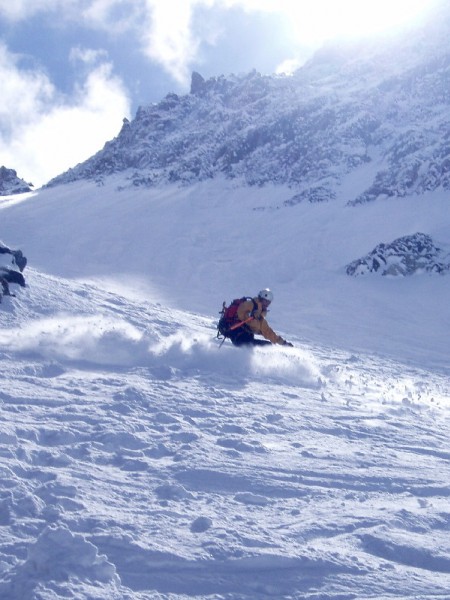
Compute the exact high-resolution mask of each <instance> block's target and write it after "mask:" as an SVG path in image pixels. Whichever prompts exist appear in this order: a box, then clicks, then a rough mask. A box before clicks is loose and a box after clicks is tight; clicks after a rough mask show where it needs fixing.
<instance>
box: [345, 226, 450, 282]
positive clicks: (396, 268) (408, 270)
mask: <svg viewBox="0 0 450 600" xmlns="http://www.w3.org/2000/svg"><path fill="white" fill-rule="evenodd" d="M346 271H347V274H348V275H364V274H367V273H377V274H378V275H392V276H395V275H400V276H405V275H414V274H417V273H441V274H444V273H449V272H450V253H449V252H447V253H446V252H445V251H443V250H442V249H441V248H438V247H437V246H435V244H434V242H433V240H432V238H431V237H430V236H429V235H426V234H425V233H415V234H414V235H406V236H404V237H401V238H398V239H397V240H394V241H393V242H392V243H390V244H378V246H377V247H376V248H374V249H373V250H372V252H370V253H369V254H368V255H367V256H365V257H363V258H359V259H358V260H355V261H353V262H352V263H350V264H349V265H348V266H347V268H346Z"/></svg>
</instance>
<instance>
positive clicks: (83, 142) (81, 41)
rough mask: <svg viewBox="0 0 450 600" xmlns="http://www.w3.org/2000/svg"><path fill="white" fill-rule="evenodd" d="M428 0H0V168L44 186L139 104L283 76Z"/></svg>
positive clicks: (404, 20) (408, 17)
mask: <svg viewBox="0 0 450 600" xmlns="http://www.w3.org/2000/svg"><path fill="white" fill-rule="evenodd" d="M432 4H433V0H378V1H377V2H371V1H364V2H362V1H361V0H340V1H336V0H316V1H315V2H314V3H311V2H309V1H306V0H305V1H303V0H15V1H14V2H11V1H10V0H0V78H1V81H2V93H1V96H0V165H4V166H6V167H8V168H13V169H15V170H16V171H17V173H18V175H19V177H22V178H23V179H25V181H27V182H29V183H32V184H33V185H34V186H35V188H37V187H40V186H41V185H43V184H45V183H46V182H47V181H49V180H50V179H51V178H52V177H54V176H56V175H58V174H60V173H62V172H63V171H65V170H67V169H68V168H70V167H72V166H75V165H76V164H77V163H79V162H82V161H83V160H85V159H87V158H89V157H90V156H92V155H93V154H94V153H95V152H97V151H98V150H100V149H101V148H102V147H103V145H104V143H105V142H106V141H108V140H110V139H112V138H113V137H114V136H116V135H117V134H118V133H119V131H120V128H121V126H122V121H123V119H124V118H125V117H126V118H128V119H130V118H133V116H134V115H135V113H136V110H137V108H138V107H139V106H142V105H144V106H145V105H147V104H150V103H154V102H159V101H160V100H161V99H162V98H164V96H165V95H166V94H168V93H170V92H175V93H178V94H185V93H188V92H189V86H190V77H191V73H192V71H194V70H195V71H198V72H199V73H201V74H202V75H203V77H205V78H209V77H214V76H219V75H222V74H223V75H229V74H231V73H235V74H238V73H245V72H249V71H251V70H252V69H256V70H257V71H258V72H260V73H263V74H273V73H286V74H290V73H291V72H292V71H293V70H295V69H296V68H298V67H299V66H301V65H302V64H304V62H305V61H306V60H308V58H310V57H311V55H312V54H313V52H314V50H316V49H317V48H318V47H320V46H321V45H322V44H323V43H324V42H326V41H328V40H332V39H335V38H343V37H344V38H348V37H358V36H359V37H361V36H363V37H366V36H369V35H378V34H380V33H381V34H383V33H386V32H390V31H395V30H396V29H398V28H399V27H402V26H405V25H407V24H408V23H410V22H411V21H414V20H417V19H420V18H422V17H423V15H425V14H426V10H427V9H428V8H429V7H430V6H431V5H432Z"/></svg>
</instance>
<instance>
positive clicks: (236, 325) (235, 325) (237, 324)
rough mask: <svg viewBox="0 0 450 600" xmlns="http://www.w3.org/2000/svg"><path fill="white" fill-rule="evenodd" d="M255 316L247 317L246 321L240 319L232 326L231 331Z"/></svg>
mask: <svg viewBox="0 0 450 600" xmlns="http://www.w3.org/2000/svg"><path fill="white" fill-rule="evenodd" d="M254 318H255V317H249V318H248V319H245V321H239V323H235V324H234V325H233V326H232V327H230V329H229V331H233V329H237V328H238V327H241V326H242V325H245V323H248V322H249V321H252V320H253V319H254Z"/></svg>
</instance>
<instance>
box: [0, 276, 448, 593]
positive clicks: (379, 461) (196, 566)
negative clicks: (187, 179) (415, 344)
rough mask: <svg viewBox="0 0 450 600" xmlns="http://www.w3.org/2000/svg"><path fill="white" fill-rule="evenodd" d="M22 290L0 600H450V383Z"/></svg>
mask: <svg viewBox="0 0 450 600" xmlns="http://www.w3.org/2000/svg"><path fill="white" fill-rule="evenodd" d="M29 281H30V287H29V288H27V289H25V290H24V291H23V292H21V294H20V296H18V297H17V298H16V299H14V302H13V301H11V300H10V299H5V301H4V304H3V312H2V313H1V319H2V337H1V341H0V356H1V361H0V377H1V387H0V419H1V426H0V469H1V472H2V475H1V479H0V526H1V530H2V537H1V542H0V597H1V598H2V599H4V600H28V599H34V598H36V599H54V598H60V597H61V598H62V597H64V598H66V597H68V598H77V599H85V598H86V599H87V598H89V599H91V598H92V599H93V598H95V599H104V598H108V599H112V598H126V599H133V600H134V599H139V600H141V599H158V598H159V599H161V598H164V599H181V598H186V599H187V598H192V597H197V598H215V599H216V598H218V599H227V600H231V599H233V600H237V599H242V600H244V599H246V600H250V599H255V600H257V599H263V598H268V597H272V598H295V599H300V598H314V599H318V598H320V599H341V600H343V599H350V598H377V599H378V598H379V599H382V598H406V597H414V598H437V597H439V598H448V597H449V592H448V590H450V543H449V541H448V540H449V530H450V510H449V497H450V469H449V462H450V450H449V447H448V439H449V433H450V419H449V406H450V385H449V381H448V377H446V376H445V375H444V374H442V373H437V372H434V373H433V372H429V371H427V370H421V369H419V368H417V367H411V366H407V365H402V364H400V363H396V362H394V361H392V360H386V359H383V357H373V356H362V355H350V354H348V353H344V352H340V351H339V350H337V349H327V348H324V347H309V346H306V345H305V344H303V343H302V341H301V340H293V341H294V343H295V345H296V348H294V349H282V348H276V349H273V348H269V349H258V350H255V351H247V350H241V349H235V348H232V347H231V346H230V345H229V344H228V343H226V344H224V345H223V346H222V347H221V348H220V349H219V347H218V346H219V344H218V342H217V341H216V340H214V335H215V329H214V322H213V321H211V319H208V318H204V317H201V316H199V315H195V314H187V313H181V312H177V311H174V310H169V309H167V308H164V307H162V306H160V305H158V304H145V305H144V304H143V303H140V302H137V301H134V302H133V301H131V300H129V299H125V298H124V297H121V296H119V295H114V294H112V293H109V292H107V291H104V290H100V289H97V288H95V287H93V286H92V285H90V284H87V283H82V282H78V283H76V282H68V281H64V280H59V279H56V278H55V279H53V278H51V277H49V276H44V275H42V274H40V273H38V272H36V271H33V270H30V273H29ZM30 290H33V291H32V292H31V291H30ZM74 315H75V316H74ZM192 331H194V335H192Z"/></svg>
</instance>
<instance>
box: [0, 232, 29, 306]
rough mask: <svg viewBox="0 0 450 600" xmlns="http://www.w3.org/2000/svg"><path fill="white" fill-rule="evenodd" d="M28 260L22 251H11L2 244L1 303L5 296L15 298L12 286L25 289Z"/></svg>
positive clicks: (0, 271) (0, 264) (0, 243)
mask: <svg viewBox="0 0 450 600" xmlns="http://www.w3.org/2000/svg"><path fill="white" fill-rule="evenodd" d="M26 265H27V259H26V257H25V256H24V255H23V252H22V251H21V250H11V248H8V246H5V244H3V243H2V242H0V302H1V300H2V297H3V296H14V294H13V293H12V292H11V290H10V284H15V285H19V286H20V287H25V278H24V276H23V275H22V273H23V270H24V269H25V267H26Z"/></svg>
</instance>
